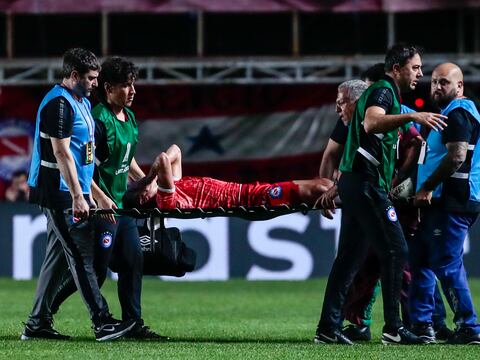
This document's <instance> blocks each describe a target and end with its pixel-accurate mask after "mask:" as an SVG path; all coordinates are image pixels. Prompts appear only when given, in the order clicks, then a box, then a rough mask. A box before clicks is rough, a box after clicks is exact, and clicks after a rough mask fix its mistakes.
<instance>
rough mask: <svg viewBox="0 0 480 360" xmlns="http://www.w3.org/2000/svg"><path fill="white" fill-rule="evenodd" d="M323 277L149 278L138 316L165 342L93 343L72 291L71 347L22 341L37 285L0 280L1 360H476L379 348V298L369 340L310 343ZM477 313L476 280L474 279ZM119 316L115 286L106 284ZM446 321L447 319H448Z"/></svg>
mask: <svg viewBox="0 0 480 360" xmlns="http://www.w3.org/2000/svg"><path fill="white" fill-rule="evenodd" d="M324 289H325V280H310V281H303V282H247V281H241V280H235V281H228V282H203V283H183V282H182V283H177V282H173V283H172V282H162V281H158V280H155V279H146V280H145V282H144V290H143V301H142V302H143V316H144V319H145V321H146V323H147V324H148V325H149V326H151V328H152V329H153V330H155V331H157V332H160V333H162V334H166V335H169V336H170V337H172V341H170V342H168V343H160V342H138V341H129V340H118V341H115V342H110V343H96V342H95V341H94V337H93V332H92V330H91V329H90V322H89V319H88V316H87V311H86V308H85V306H84V305H83V303H82V302H81V300H80V297H79V296H78V295H77V294H76V295H74V296H73V297H72V298H71V299H69V300H68V301H67V302H66V303H65V304H64V305H63V307H62V309H61V311H60V313H59V314H58V315H57V316H56V324H55V326H56V328H57V329H58V330H59V331H61V332H64V333H67V334H69V335H72V336H73V337H74V339H73V340H72V341H68V342H54V341H41V340H40V341H38V340H37V341H20V340H19V336H20V333H21V331H22V328H23V326H22V321H25V319H26V317H27V315H28V312H29V311H30V307H31V302H32V298H33V293H34V290H35V282H34V281H29V282H15V281H11V280H7V279H0V307H1V315H0V359H15V358H22V359H26V358H30V359H89V358H91V359H147V358H148V359H152V358H155V359H157V358H158V359H193V358H195V359H197V358H198V359H212V358H215V359H308V358H319V359H382V360H383V359H407V358H408V359H459V358H461V359H462V360H464V359H477V360H478V359H480V347H475V346H446V345H428V346H384V345H382V344H381V343H380V340H379V338H380V331H381V326H382V314H381V299H379V301H377V304H376V305H375V308H374V325H373V328H372V330H373V336H374V340H373V341H372V342H371V343H369V344H367V345H358V346H355V347H345V346H338V345H333V346H332V345H314V344H313V343H312V341H311V340H312V338H313V335H314V332H315V326H316V323H317V321H318V317H319V313H320V306H321V303H322V300H323V292H324ZM471 289H472V292H473V294H474V300H476V307H477V309H480V306H479V305H480V280H472V281H471ZM104 294H105V296H106V297H107V299H108V301H109V303H110V307H111V310H112V312H113V313H114V315H117V316H118V315H119V314H120V310H119V305H118V301H117V299H116V285H115V283H114V282H113V281H108V282H107V284H106V286H105V287H104ZM449 318H450V319H451V314H449Z"/></svg>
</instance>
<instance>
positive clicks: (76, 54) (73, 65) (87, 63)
mask: <svg viewBox="0 0 480 360" xmlns="http://www.w3.org/2000/svg"><path fill="white" fill-rule="evenodd" d="M74 70H76V71H78V73H79V74H80V76H82V75H85V74H86V73H87V72H89V71H90V70H94V71H100V64H99V62H98V59H97V57H96V56H95V54H94V53H92V52H91V51H89V50H85V49H82V48H73V49H70V50H67V51H66V52H65V54H63V68H62V76H63V77H64V78H69V77H70V74H71V73H72V71H74Z"/></svg>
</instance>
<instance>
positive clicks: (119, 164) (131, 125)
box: [92, 103, 138, 209]
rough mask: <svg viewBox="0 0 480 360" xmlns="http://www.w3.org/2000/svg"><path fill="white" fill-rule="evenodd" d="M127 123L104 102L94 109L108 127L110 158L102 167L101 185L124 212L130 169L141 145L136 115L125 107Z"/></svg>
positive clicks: (100, 166)
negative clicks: (136, 150) (123, 201)
mask: <svg viewBox="0 0 480 360" xmlns="http://www.w3.org/2000/svg"><path fill="white" fill-rule="evenodd" d="M124 111H125V113H126V115H127V120H126V121H120V120H118V119H117V117H116V116H115V114H114V113H113V112H112V111H111V110H110V109H109V108H108V107H107V106H105V105H104V104H103V103H99V104H98V105H97V106H95V107H94V108H93V110H92V115H93V117H94V119H95V121H100V122H102V123H103V124H104V125H105V129H106V138H107V147H108V158H107V160H105V161H104V162H102V163H100V164H98V162H97V170H98V184H97V185H98V186H99V187H100V189H102V191H103V192H104V193H105V194H106V195H107V196H108V197H109V198H110V199H112V200H113V201H114V202H115V204H116V205H117V206H118V207H119V208H120V209H121V208H122V207H123V205H122V198H123V195H124V194H125V192H126V191H127V182H128V170H129V169H130V163H131V162H132V159H133V155H134V154H135V149H136V147H137V142H138V126H137V122H136V120H135V115H134V114H133V112H132V111H131V110H130V109H128V108H124Z"/></svg>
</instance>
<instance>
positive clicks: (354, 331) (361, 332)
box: [342, 324, 372, 341]
mask: <svg viewBox="0 0 480 360" xmlns="http://www.w3.org/2000/svg"><path fill="white" fill-rule="evenodd" d="M342 334H343V335H345V336H346V337H347V338H349V339H350V340H352V341H370V340H372V334H371V333H370V326H359V325H355V324H350V325H347V326H345V327H344V328H343V329H342Z"/></svg>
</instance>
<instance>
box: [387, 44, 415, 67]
mask: <svg viewBox="0 0 480 360" xmlns="http://www.w3.org/2000/svg"><path fill="white" fill-rule="evenodd" d="M416 54H418V55H422V54H423V49H422V48H421V47H419V46H416V45H408V44H405V43H399V44H395V45H393V46H392V47H391V48H390V49H388V51H387V54H386V55H385V71H386V72H389V71H392V70H393V65H395V64H398V65H400V66H404V65H405V64H406V63H407V62H408V60H410V59H411V58H413V57H414V56H415V55H416Z"/></svg>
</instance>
